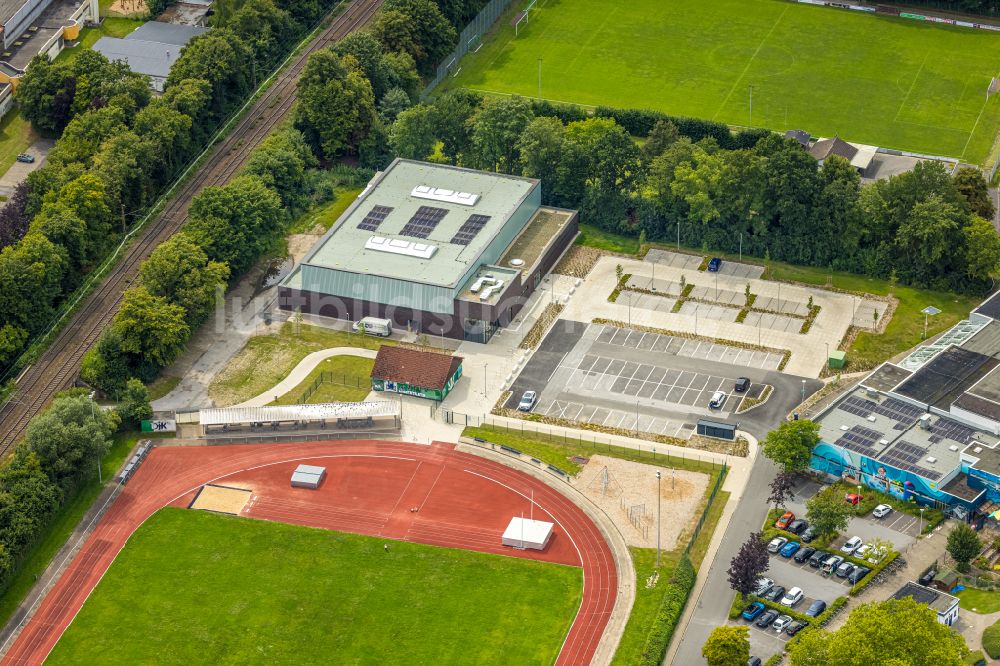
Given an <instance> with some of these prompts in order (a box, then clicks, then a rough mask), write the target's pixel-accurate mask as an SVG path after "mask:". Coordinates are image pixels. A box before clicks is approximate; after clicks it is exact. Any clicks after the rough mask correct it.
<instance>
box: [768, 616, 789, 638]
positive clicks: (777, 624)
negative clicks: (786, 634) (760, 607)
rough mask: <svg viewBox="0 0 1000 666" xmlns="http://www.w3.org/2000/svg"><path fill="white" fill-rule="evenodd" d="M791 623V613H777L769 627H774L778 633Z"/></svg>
mask: <svg viewBox="0 0 1000 666" xmlns="http://www.w3.org/2000/svg"><path fill="white" fill-rule="evenodd" d="M791 623H792V616H791V615H779V616H778V619H777V620H775V621H774V624H772V625H771V628H772V629H774V631H775V632H776V633H779V634H780V633H781V632H782V631H784V630H785V627H787V626H788V625H790V624H791Z"/></svg>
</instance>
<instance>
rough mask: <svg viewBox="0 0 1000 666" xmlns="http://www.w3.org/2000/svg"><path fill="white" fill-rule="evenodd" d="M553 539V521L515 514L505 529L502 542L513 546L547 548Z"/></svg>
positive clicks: (533, 548)
mask: <svg viewBox="0 0 1000 666" xmlns="http://www.w3.org/2000/svg"><path fill="white" fill-rule="evenodd" d="M551 539H552V523H546V522H545V521H542V520H531V519H530V518H523V517H520V516H515V517H514V518H511V519H510V524H509V525H507V529H506V530H504V533H503V539H502V541H501V543H503V545H505V546H510V547H512V548H521V549H525V548H531V549H532V550H545V547H546V546H548V545H549V541H550V540H551Z"/></svg>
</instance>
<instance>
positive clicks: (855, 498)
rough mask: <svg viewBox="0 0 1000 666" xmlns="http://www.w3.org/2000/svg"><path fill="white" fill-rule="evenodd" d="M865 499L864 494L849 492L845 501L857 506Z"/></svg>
mask: <svg viewBox="0 0 1000 666" xmlns="http://www.w3.org/2000/svg"><path fill="white" fill-rule="evenodd" d="M863 499H864V496H863V495H859V494H857V493H847V494H846V495H845V496H844V501H845V502H847V503H848V504H850V505H851V506H857V505H858V504H859V503H860V502H861V500H863Z"/></svg>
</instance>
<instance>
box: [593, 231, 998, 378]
mask: <svg viewBox="0 0 1000 666" xmlns="http://www.w3.org/2000/svg"><path fill="white" fill-rule="evenodd" d="M577 242H578V243H580V244H581V245H587V246H590V247H596V248H598V249H603V250H613V251H615V252H626V253H630V254H635V253H638V251H639V247H638V239H633V238H630V237H628V236H622V235H618V234H613V233H610V232H606V231H601V230H599V229H596V228H594V227H590V226H587V225H582V224H581V225H580V236H579V238H578V239H577ZM649 245H650V246H651V247H659V248H662V249H664V250H676V249H677V246H676V245H674V244H673V243H650V244H649ZM633 248H634V249H633ZM681 249H682V250H686V251H688V252H696V253H700V252H701V250H700V249H698V248H689V247H684V246H681ZM711 255H712V256H713V257H715V256H718V257H721V258H723V259H726V260H730V261H737V260H738V259H739V257H738V256H737V255H734V254H727V253H724V252H717V251H711ZM743 259H744V261H747V262H751V263H757V264H764V260H763V259H761V258H759V257H751V256H749V255H746V254H744V255H743ZM765 277H767V278H771V279H775V280H785V281H788V282H800V283H802V284H814V285H819V286H821V287H822V286H833V287H834V288H836V289H845V290H847V291H853V292H857V293H859V294H863V293H869V294H876V295H886V294H888V293H889V291H890V285H889V282H888V281H886V280H880V279H878V278H872V277H865V276H863V275H855V274H853V273H843V272H837V271H834V272H832V273H831V272H830V271H828V270H826V269H824V268H815V267H812V266H795V265H793V264H784V263H781V262H777V261H771V262H770V263H769V264H768V271H767V273H766V275H765ZM893 294H894V295H895V297H896V298H897V299H898V300H899V305H898V306H897V307H896V312H895V313H894V314H893V316H892V319H891V320H890V321H889V324H888V326H886V330H885V332H884V333H879V334H875V333H866V332H864V331H862V332H860V333H859V334H858V335H857V337H856V338H855V339H854V344H852V345H851V347H850V349H848V350H847V367H846V368H844V370H843V372H845V373H847V372H854V371H857V370H863V369H867V368H871V367H874V366H875V365H877V364H879V363H881V362H882V361H885V360H887V359H889V358H892V357H893V356H895V355H896V354H899V353H900V352H904V351H907V350H909V349H911V348H913V347H914V346H916V345H917V344H919V343H920V341H921V340H922V339H923V334H924V315H922V314H921V313H920V311H921V310H923V309H924V308H925V307H927V306H928V305H933V306H935V307H937V308H939V309H940V310H941V314H939V315H936V316H934V317H931V318H930V319H929V320H928V325H927V335H928V336H934V335H936V334H938V333H940V332H942V331H944V330H946V329H948V328H951V327H952V326H954V325H955V324H956V323H958V322H959V321H961V320H962V319H965V318H966V317H968V316H969V312H970V311H971V310H972V309H973V308H975V307H976V306H977V305H978V304H979V303H980V301H982V297H980V296H969V295H967V294H955V293H952V292H945V291H932V290H930V289H914V288H913V287H905V286H902V285H896V288H895V289H894V290H893Z"/></svg>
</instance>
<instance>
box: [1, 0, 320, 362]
mask: <svg viewBox="0 0 1000 666" xmlns="http://www.w3.org/2000/svg"><path fill="white" fill-rule="evenodd" d="M333 4H334V0H306V1H304V2H303V1H299V0H246V2H244V3H243V4H242V6H240V7H239V9H237V10H236V11H234V12H233V13H232V14H231V15H230V16H229V17H228V20H227V21H226V22H225V24H224V25H219V26H217V27H215V28H214V29H213V30H211V31H210V32H208V33H206V34H204V35H201V36H198V37H196V38H195V39H193V40H191V42H190V43H189V44H188V45H187V46H185V47H184V48H183V49H182V51H181V55H180V57H179V59H178V60H177V61H176V62H175V63H174V65H173V67H172V69H171V72H170V75H169V77H168V79H167V82H166V85H165V92H164V94H163V95H162V96H160V97H157V98H153V97H152V95H151V91H150V89H149V86H148V81H147V79H146V77H144V76H140V75H138V74H135V73H133V72H131V71H129V69H128V67H127V65H125V64H124V63H121V62H109V61H108V60H107V59H106V58H104V57H103V56H102V55H100V54H99V53H96V52H93V51H83V52H81V53H80V54H79V55H78V56H77V57H76V58H75V59H73V60H71V61H68V62H64V63H53V62H50V61H49V60H48V59H47V58H45V57H41V56H40V57H37V58H35V59H34V60H33V61H32V62H31V64H30V65H29V66H28V69H27V71H26V72H25V75H24V77H23V80H22V81H21V83H20V85H19V86H18V89H17V92H16V100H17V103H18V106H19V108H20V111H21V113H22V114H23V115H24V117H25V118H27V119H28V120H29V121H30V122H31V123H32V126H33V127H34V128H35V129H36V130H37V131H38V132H39V133H41V134H43V135H45V136H54V137H59V138H58V139H57V141H56V143H55V146H54V147H53V149H52V151H51V152H50V153H49V156H48V159H47V160H46V164H45V166H43V167H42V168H40V169H38V170H36V171H34V172H33V173H32V174H31V175H30V176H29V177H28V179H27V181H26V182H25V183H23V184H22V185H20V186H18V188H16V190H15V192H14V194H13V196H12V197H11V199H10V200H9V201H8V202H7V203H6V205H5V206H4V207H3V208H2V209H0V247H2V248H3V249H2V250H0V322H2V325H0V367H3V366H9V364H10V363H11V362H12V361H13V360H14V359H15V358H16V357H17V356H18V354H20V352H21V351H22V350H23V349H24V348H25V347H26V345H27V344H28V343H29V342H30V340H31V338H32V337H33V336H35V335H37V334H39V333H40V332H41V331H43V330H44V329H45V327H46V326H48V324H49V322H50V321H51V320H52V319H53V317H54V315H55V313H56V311H57V309H58V308H59V307H60V306H61V305H62V303H63V302H64V301H65V300H66V298H67V296H68V295H69V294H70V293H72V292H73V291H74V290H75V289H76V288H77V287H79V286H80V284H81V283H82V282H83V281H84V279H85V278H86V276H87V275H88V274H89V273H90V272H91V271H93V270H94V268H95V267H96V266H98V265H99V264H100V263H101V261H103V260H104V258H105V257H106V256H107V255H108V253H109V252H110V251H111V250H112V249H113V248H114V247H115V246H116V245H117V244H118V243H119V241H120V240H121V238H122V236H123V235H124V233H126V231H127V229H128V227H129V226H130V225H131V223H132V222H133V221H135V220H137V219H140V218H141V217H142V215H143V214H144V213H145V212H146V210H147V209H148V208H149V206H150V205H151V204H152V203H153V202H154V201H155V200H156V198H157V197H158V196H159V195H160V194H161V193H162V192H163V191H164V190H165V188H166V187H168V186H169V184H170V182H171V181H172V180H173V179H174V178H175V177H176V175H177V174H178V173H179V172H180V170H181V169H182V168H183V167H184V165H185V164H187V163H188V162H189V161H190V160H191V159H192V158H193V157H194V156H195V155H197V154H198V153H199V152H200V151H201V150H202V149H203V148H204V147H205V146H206V145H207V143H208V140H209V138H210V137H211V136H212V133H213V132H214V131H215V129H216V128H217V127H218V126H219V125H220V123H221V122H222V121H223V120H224V119H225V118H227V117H228V116H229V115H230V114H231V113H233V111H235V110H236V109H237V108H239V106H240V105H242V103H243V102H244V100H245V99H246V98H247V96H248V95H249V94H250V92H251V91H252V90H253V88H254V87H255V85H256V78H257V76H258V74H259V73H264V72H267V71H268V70H270V69H271V68H273V67H274V66H275V65H276V64H277V63H278V61H279V60H280V59H281V58H282V57H283V56H284V55H285V54H286V53H287V52H288V51H289V50H290V49H291V48H292V47H293V46H294V45H295V43H296V42H297V40H298V39H299V38H300V37H301V36H302V35H303V34H304V33H305V32H306V31H307V30H308V29H310V28H311V26H312V25H314V24H315V23H316V21H317V20H319V18H320V17H321V16H322V15H323V14H325V13H326V12H327V11H328V9H329V7H331V6H332V5H333Z"/></svg>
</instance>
